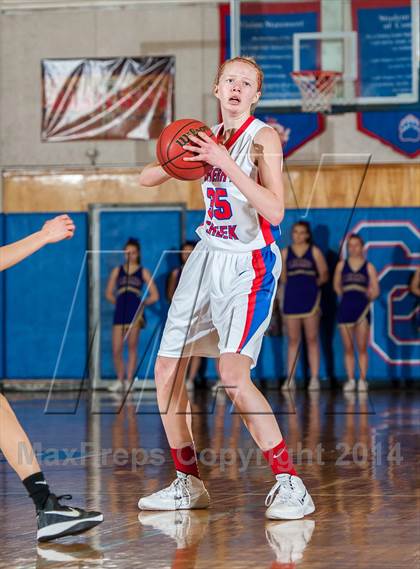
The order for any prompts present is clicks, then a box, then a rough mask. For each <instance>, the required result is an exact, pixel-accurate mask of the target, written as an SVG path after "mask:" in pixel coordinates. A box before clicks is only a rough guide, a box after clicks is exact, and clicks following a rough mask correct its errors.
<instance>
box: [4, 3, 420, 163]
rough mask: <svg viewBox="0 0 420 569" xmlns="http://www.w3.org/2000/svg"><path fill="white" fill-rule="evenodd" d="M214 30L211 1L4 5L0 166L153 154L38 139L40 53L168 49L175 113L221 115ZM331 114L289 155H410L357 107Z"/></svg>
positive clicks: (124, 144)
mask: <svg viewBox="0 0 420 569" xmlns="http://www.w3.org/2000/svg"><path fill="white" fill-rule="evenodd" d="M322 6H323V10H324V13H323V21H325V22H327V21H328V20H331V18H332V14H333V12H332V11H331V10H329V9H328V2H323V3H322ZM333 24H334V22H330V25H333ZM331 29H333V28H331ZM219 34H220V32H219V16H218V6H217V4H214V3H213V4H207V5H206V4H201V5H200V4H191V5H188V6H186V5H184V6H182V5H178V6H176V5H172V6H171V5H169V4H165V5H160V4H159V3H158V2H156V3H155V4H150V5H149V4H148V5H144V6H140V7H130V8H125V9H121V8H120V9H103V8H97V9H91V8H90V9H89V8H87V9H83V10H80V9H79V10H74V9H73V10H56V11H53V10H48V9H45V10H34V11H29V10H28V11H22V12H14V13H13V12H2V13H0V38H1V39H0V84H1V89H0V122H1V125H2V128H1V131H0V166H3V167H4V166H18V167H25V168H26V167H29V166H35V167H38V166H46V165H49V166H53V165H63V164H64V165H70V166H72V165H88V164H90V161H89V158H88V156H87V154H86V153H87V152H88V151H92V150H93V149H96V150H97V151H98V152H99V154H98V157H97V164H98V165H105V164H115V165H116V164H120V165H132V164H139V165H141V164H144V163H146V162H147V161H149V160H150V159H151V158H152V157H153V156H154V142H153V141H151V142H145V141H138V142H133V141H119V142H115V141H114V142H113V141H102V142H101V141H99V142H97V141H92V142H70V143H42V142H41V140H40V125H41V83H40V80H41V72H40V69H41V68H40V62H41V59H42V58H75V57H108V56H140V55H167V54H173V55H175V57H176V86H175V113H176V117H177V118H180V117H185V116H194V117H197V118H202V119H204V120H205V121H207V122H209V123H215V122H217V120H218V116H217V105H216V100H215V99H214V97H213V96H212V94H211V90H212V81H213V77H214V74H215V70H216V67H217V65H218V62H219ZM327 121H328V126H327V129H326V131H325V132H324V133H323V134H322V135H321V136H319V137H318V138H316V139H314V140H312V141H310V142H309V143H308V144H306V145H304V146H303V147H301V148H300V149H299V150H298V151H297V152H296V153H295V154H294V155H293V157H292V160H293V162H300V161H303V160H304V161H314V162H317V161H318V159H319V156H320V155H321V154H322V153H331V152H335V153H344V154H359V155H360V153H367V154H372V159H373V162H374V163H382V162H386V163H392V162H398V163H412V161H411V160H410V159H408V158H405V157H404V156H402V155H401V154H399V153H397V152H395V151H393V150H392V149H390V148H388V147H386V146H384V145H382V144H381V143H380V142H379V141H378V140H374V139H372V138H369V137H367V136H364V135H362V134H361V133H360V132H359V131H358V130H357V129H356V115H355V114H354V113H348V114H343V115H337V116H331V117H328V119H327ZM356 160H362V159H361V158H356Z"/></svg>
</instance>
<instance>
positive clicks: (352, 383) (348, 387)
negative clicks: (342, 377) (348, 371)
mask: <svg viewBox="0 0 420 569" xmlns="http://www.w3.org/2000/svg"><path fill="white" fill-rule="evenodd" d="M343 391H356V380H355V379H348V380H347V381H346V382H345V384H344V385H343Z"/></svg>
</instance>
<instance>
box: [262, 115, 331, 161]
mask: <svg viewBox="0 0 420 569" xmlns="http://www.w3.org/2000/svg"><path fill="white" fill-rule="evenodd" d="M255 116H256V117H257V118H259V119H260V120H262V121H264V122H265V123H267V124H268V125H269V126H271V127H273V128H274V130H275V131H276V132H277V133H278V135H279V136H280V139H281V141H282V146H283V155H284V156H285V157H287V156H290V155H291V154H293V152H295V151H296V150H297V149H298V148H300V147H301V146H303V145H304V144H306V143H307V142H308V141H309V140H311V139H312V138H315V137H316V136H318V135H319V134H321V133H322V132H323V131H324V130H325V118H324V115H322V114H321V113H271V112H264V110H263V109H262V110H261V111H258V109H257V112H256V113H255Z"/></svg>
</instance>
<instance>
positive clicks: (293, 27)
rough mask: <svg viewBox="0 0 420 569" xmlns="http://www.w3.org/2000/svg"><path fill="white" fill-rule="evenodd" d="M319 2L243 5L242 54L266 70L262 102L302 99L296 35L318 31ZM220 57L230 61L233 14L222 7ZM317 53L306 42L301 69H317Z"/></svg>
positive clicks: (225, 7)
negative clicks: (297, 75)
mask: <svg viewBox="0 0 420 569" xmlns="http://www.w3.org/2000/svg"><path fill="white" fill-rule="evenodd" d="M319 20H320V3H319V2H293V3H292V2H289V3H284V2H270V3H268V2H267V3H259V2H254V3H253V2H246V3H243V4H241V17H240V24H241V32H240V33H241V54H242V55H247V56H251V57H254V58H255V59H256V61H257V63H258V64H259V65H260V66H261V67H262V69H263V71H264V87H263V94H262V100H263V101H269V100H275V99H281V100H284V101H287V100H295V99H300V98H301V97H300V93H299V89H298V88H297V87H296V85H295V83H294V81H293V79H292V78H291V76H290V73H291V72H292V71H293V34H295V33H302V32H317V31H319ZM220 42H221V45H220V56H221V61H224V60H225V59H229V58H230V11H229V6H228V5H227V4H223V5H221V6H220ZM318 56H319V54H318V52H317V50H314V49H313V44H311V42H308V44H307V45H306V44H305V42H303V45H302V52H301V66H302V69H318V68H319V62H318Z"/></svg>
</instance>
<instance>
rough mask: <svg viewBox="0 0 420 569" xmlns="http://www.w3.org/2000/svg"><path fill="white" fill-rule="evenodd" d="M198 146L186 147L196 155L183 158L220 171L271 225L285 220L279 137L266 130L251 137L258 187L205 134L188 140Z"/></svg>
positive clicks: (281, 153)
mask: <svg viewBox="0 0 420 569" xmlns="http://www.w3.org/2000/svg"><path fill="white" fill-rule="evenodd" d="M189 138H190V139H191V141H192V142H194V144H196V145H197V146H198V147H199V149H198V150H197V146H192V145H187V144H186V145H185V146H184V150H190V151H191V152H194V153H195V154H196V155H195V156H194V157H193V158H184V160H185V161H187V162H194V161H204V162H207V163H208V164H211V165H212V166H216V167H218V168H221V169H222V170H223V172H224V173H225V174H226V175H227V176H228V177H229V178H230V179H231V181H232V182H233V183H234V184H235V186H236V187H237V188H239V190H240V191H241V193H242V194H243V195H244V196H245V197H246V198H247V199H248V201H249V202H250V204H251V205H252V206H253V207H254V208H255V209H256V210H257V211H258V213H260V214H261V215H262V216H263V217H264V218H265V219H266V220H267V221H269V222H270V223H271V224H272V225H278V224H279V223H280V222H281V221H282V219H283V217H284V197H283V180H282V174H281V168H282V159H283V152H282V148H281V142H280V138H279V136H278V134H277V133H276V132H275V131H274V130H273V129H272V128H269V127H266V128H262V129H261V130H260V131H259V132H258V133H257V134H256V136H255V138H254V151H253V154H254V156H255V157H256V160H257V164H258V174H259V178H260V182H261V184H257V182H254V180H252V179H251V178H249V177H248V176H247V175H246V174H245V173H244V172H243V171H242V170H241V168H240V167H239V166H238V164H236V162H235V161H234V160H233V159H232V157H231V156H230V154H229V152H228V151H227V149H226V148H225V147H224V146H223V145H219V144H217V143H216V142H215V141H214V140H212V139H211V138H210V137H209V136H207V134H205V133H203V132H200V133H199V134H198V136H190V137H189Z"/></svg>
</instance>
